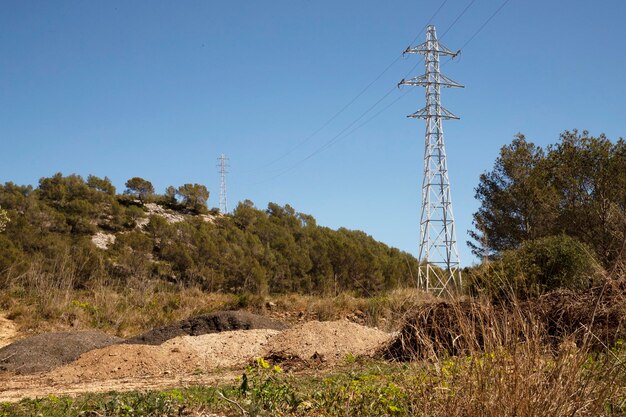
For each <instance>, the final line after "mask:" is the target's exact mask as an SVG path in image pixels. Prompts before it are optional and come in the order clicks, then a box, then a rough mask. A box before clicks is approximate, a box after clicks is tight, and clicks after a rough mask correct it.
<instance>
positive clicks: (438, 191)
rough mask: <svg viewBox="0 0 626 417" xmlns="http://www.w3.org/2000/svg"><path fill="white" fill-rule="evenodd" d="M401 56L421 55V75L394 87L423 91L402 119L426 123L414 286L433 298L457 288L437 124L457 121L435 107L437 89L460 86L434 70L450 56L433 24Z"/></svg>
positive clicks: (443, 154)
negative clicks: (420, 101)
mask: <svg viewBox="0 0 626 417" xmlns="http://www.w3.org/2000/svg"><path fill="white" fill-rule="evenodd" d="M405 53H409V54H421V55H424V64H425V66H426V73H425V74H424V75H420V76H418V77H415V78H412V79H409V80H402V81H400V83H399V84H398V85H418V86H421V87H425V88H426V106H425V107H424V108H423V109H421V110H418V111H416V112H415V113H413V114H410V115H409V116H407V117H410V118H418V119H425V120H426V138H425V146H424V179H423V183H422V213H421V218H420V246H419V261H420V268H419V273H418V279H419V286H420V287H421V288H423V289H425V290H426V291H430V292H433V293H435V294H437V295H442V294H447V295H450V294H452V293H453V292H454V290H455V288H460V286H461V269H460V268H461V264H460V260H459V251H458V248H457V240H456V231H455V227H454V215H453V214H452V199H451V196H450V179H449V177H448V164H447V162H446V149H445V146H444V141H443V125H442V121H443V120H450V119H457V120H458V119H459V117H457V116H455V115H454V114H452V113H451V112H450V111H448V110H446V109H444V108H443V107H442V106H441V96H440V91H441V87H445V88H451V87H457V88H463V86H462V85H461V84H459V83H457V82H455V81H452V80H451V79H450V78H448V77H446V76H445V75H443V74H441V72H440V71H439V57H440V56H441V55H444V56H445V55H447V56H451V57H453V58H454V57H455V56H456V55H457V54H458V52H452V51H451V50H449V49H448V48H446V47H445V46H443V45H442V44H440V43H439V41H438V40H437V32H436V30H435V26H433V25H429V26H428V28H427V32H426V42H424V43H422V44H421V45H418V46H416V47H408V48H407V49H406V51H405Z"/></svg>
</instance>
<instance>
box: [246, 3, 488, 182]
mask: <svg viewBox="0 0 626 417" xmlns="http://www.w3.org/2000/svg"><path fill="white" fill-rule="evenodd" d="M474 1H476V0H474ZM447 2H448V0H444V1H443V3H441V5H440V6H439V7H438V8H437V10H435V12H434V13H433V14H432V16H430V18H429V19H428V21H427V22H426V25H424V26H423V27H422V29H421V30H420V31H419V33H418V34H417V35H415V37H414V38H413V40H412V41H411V44H413V43H415V41H416V40H417V39H418V38H419V37H420V36H421V35H422V33H424V31H425V30H426V27H427V26H428V23H429V22H431V21H432V20H433V19H434V18H435V17H437V15H438V14H439V12H440V11H441V9H443V7H444V6H445V5H446V3H447ZM402 56H403V54H400V55H398V56H397V57H396V58H395V59H394V60H393V61H391V63H390V64H389V65H387V67H386V68H385V69H384V70H383V71H382V72H381V73H379V74H378V75H377V76H376V78H374V79H373V80H372V81H371V82H370V83H369V84H367V85H366V86H365V87H364V88H363V89H361V91H359V93H358V94H357V95H356V96H354V97H353V98H352V99H351V100H350V101H349V102H348V103H347V104H345V105H344V106H343V107H342V108H341V109H339V111H338V112H336V113H335V114H334V115H333V116H331V117H330V119H328V120H327V121H326V122H324V123H323V124H322V125H321V126H320V127H319V128H317V129H316V130H315V131H314V132H313V133H311V134H310V135H309V136H307V137H306V138H304V139H303V140H301V141H300V142H298V143H296V144H295V145H294V146H293V147H291V148H289V149H288V150H287V151H286V152H285V153H283V154H282V155H281V156H279V157H278V158H276V159H274V160H272V161H270V162H268V163H267V164H265V165H262V166H260V167H258V168H256V169H253V170H251V171H256V170H259V169H263V168H267V167H269V166H272V165H274V164H275V163H276V162H278V161H280V160H282V159H284V158H285V157H287V156H289V155H290V154H291V153H293V152H294V151H295V150H296V149H298V148H300V147H301V146H302V145H304V144H305V143H307V142H308V141H309V140H311V139H313V137H315V136H316V135H317V134H318V133H320V132H321V131H322V130H324V128H326V127H327V126H328V125H329V124H331V123H332V122H333V121H334V120H335V119H336V118H337V117H339V116H340V115H341V114H343V112H344V111H346V110H347V109H348V108H349V107H350V106H351V105H352V104H354V102H355V101H357V100H358V99H359V98H360V97H361V96H362V95H363V94H365V92H366V91H367V90H369V89H370V87H371V86H372V85H374V84H375V83H376V82H377V81H378V80H380V78H381V77H382V76H383V75H384V74H385V73H386V72H387V71H389V69H391V67H393V66H394V65H395V64H396V63H397V62H398V61H399V60H400V59H401V58H402ZM357 121H358V120H357ZM348 128H349V127H348Z"/></svg>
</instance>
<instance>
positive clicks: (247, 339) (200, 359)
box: [49, 329, 279, 383]
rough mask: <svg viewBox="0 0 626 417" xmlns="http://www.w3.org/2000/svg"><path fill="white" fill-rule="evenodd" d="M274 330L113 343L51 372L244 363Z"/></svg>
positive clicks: (175, 370) (125, 374)
mask: <svg viewBox="0 0 626 417" xmlns="http://www.w3.org/2000/svg"><path fill="white" fill-rule="evenodd" d="M278 333H279V332H278V331H276V330H261V329H258V330H240V331H232V332H224V333H219V334H205V335H202V336H181V337H177V338H174V339H171V340H168V341H167V342H165V343H163V344H161V345H158V346H151V345H138V344H137V345H113V346H108V347H106V348H103V349H98V350H93V351H91V352H87V353H85V354H84V355H82V356H81V357H80V358H79V359H78V360H77V361H75V362H73V363H71V364H68V365H66V366H63V367H61V368H59V369H56V370H55V371H53V372H51V373H50V374H49V376H50V377H51V378H52V380H53V381H55V382H62V383H75V382H79V381H85V380H109V379H119V378H137V377H152V376H163V375H184V374H192V373H197V374H201V373H204V372H205V371H211V370H214V369H216V368H225V367H232V366H237V365H243V364H246V363H248V362H250V361H251V360H252V359H254V358H256V357H259V356H261V355H262V353H263V351H264V348H265V346H266V344H267V342H268V340H270V339H271V338H272V337H275V336H276V335H277V334H278Z"/></svg>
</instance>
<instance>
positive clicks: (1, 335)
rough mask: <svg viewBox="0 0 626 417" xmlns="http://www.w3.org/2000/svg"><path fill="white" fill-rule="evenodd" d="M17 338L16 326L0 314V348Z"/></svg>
mask: <svg viewBox="0 0 626 417" xmlns="http://www.w3.org/2000/svg"><path fill="white" fill-rule="evenodd" d="M17 337H18V334H17V326H16V325H15V323H13V322H12V321H11V320H9V319H7V318H6V316H5V315H4V314H0V348H2V347H4V346H6V345H8V344H10V343H12V342H13V341H15V340H16V339H17Z"/></svg>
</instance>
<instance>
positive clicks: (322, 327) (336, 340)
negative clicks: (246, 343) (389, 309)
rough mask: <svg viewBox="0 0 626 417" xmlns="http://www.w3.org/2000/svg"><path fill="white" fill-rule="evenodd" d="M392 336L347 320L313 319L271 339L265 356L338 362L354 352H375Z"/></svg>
mask: <svg viewBox="0 0 626 417" xmlns="http://www.w3.org/2000/svg"><path fill="white" fill-rule="evenodd" d="M390 337H391V336H390V335H389V334H388V333H385V332H383V331H380V330H377V329H372V328H369V327H365V326H361V325H360V324H356V323H352V322H350V321H347V320H338V321H327V322H319V321H311V322H308V323H304V324H301V325H298V326H295V327H293V328H291V329H288V330H285V331H283V332H281V333H280V334H279V335H277V336H276V337H274V338H273V339H272V340H270V342H269V344H268V347H267V350H266V353H265V356H266V357H269V358H271V359H273V360H277V361H286V362H290V361H294V362H305V363H306V362H308V361H315V362H326V363H328V364H334V363H339V362H341V361H342V360H344V359H345V358H346V356H347V355H349V354H351V355H354V356H363V355H369V354H372V353H374V351H375V350H376V349H377V348H379V347H380V345H381V344H384V343H385V342H388V341H389V338H390Z"/></svg>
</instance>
